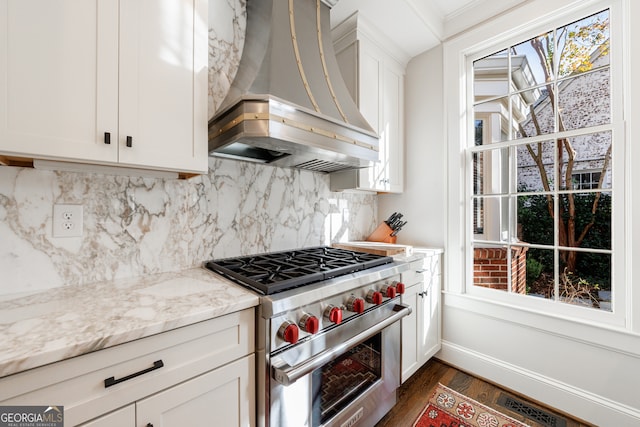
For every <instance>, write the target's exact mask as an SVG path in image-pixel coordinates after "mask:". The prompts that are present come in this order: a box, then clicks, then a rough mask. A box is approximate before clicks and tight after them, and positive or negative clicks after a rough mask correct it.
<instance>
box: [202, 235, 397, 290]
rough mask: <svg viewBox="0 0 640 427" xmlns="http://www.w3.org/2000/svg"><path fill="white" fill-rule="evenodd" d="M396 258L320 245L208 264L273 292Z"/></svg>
mask: <svg viewBox="0 0 640 427" xmlns="http://www.w3.org/2000/svg"><path fill="white" fill-rule="evenodd" d="M392 261H393V258H391V257H385V256H381V255H374V254H368V253H364V252H354V251H349V250H346V249H339V248H331V247H326V246H320V247H315V248H305V249H297V250H291V251H283V252H270V253H265V254H258V255H250V256H243V257H236V258H225V259H220V260H212V261H209V262H207V263H206V267H207V268H208V269H210V270H213V271H215V272H217V273H219V274H222V275H223V276H225V277H228V278H229V279H231V280H233V281H235V282H236V283H239V284H241V285H243V286H246V287H249V288H251V289H254V290H255V291H257V292H259V293H261V294H263V295H270V294H273V293H276V292H282V291H285V290H287V289H292V288H296V287H300V286H304V285H308V284H312V283H316V282H319V281H321V280H325V279H329V278H332V277H337V276H342V275H345V274H349V273H353V272H356V271H360V270H365V269H367V268H372V267H376V266H378V265H382V264H387V263H390V262H392Z"/></svg>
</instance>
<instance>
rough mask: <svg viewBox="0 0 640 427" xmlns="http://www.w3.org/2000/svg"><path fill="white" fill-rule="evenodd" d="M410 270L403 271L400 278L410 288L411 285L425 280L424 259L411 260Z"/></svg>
mask: <svg viewBox="0 0 640 427" xmlns="http://www.w3.org/2000/svg"><path fill="white" fill-rule="evenodd" d="M409 265H410V270H408V271H405V272H403V273H401V275H400V280H401V281H402V283H404V285H405V286H406V287H407V288H408V287H409V286H413V285H415V284H418V283H420V282H422V281H423V280H424V276H423V273H424V267H423V260H422V259H419V260H416V261H413V262H411V263H410V264H409Z"/></svg>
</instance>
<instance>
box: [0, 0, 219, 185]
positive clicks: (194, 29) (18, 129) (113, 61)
mask: <svg viewBox="0 0 640 427" xmlns="http://www.w3.org/2000/svg"><path fill="white" fill-rule="evenodd" d="M207 8H208V2H207V1H206V0H187V1H182V2H176V1H173V0H129V1H124V2H114V1H98V0H33V1H29V2H25V1H23V0H0V157H3V158H4V162H5V163H10V160H11V159H15V158H18V159H19V158H27V159H44V160H61V161H68V162H79V163H90V164H104V165H118V166H127V167H132V168H142V169H154V170H169V171H177V172H185V173H199V172H206V171H207V102H206V96H207V61H208V59H207V26H208V25H207V23H208V21H207V16H208V12H207ZM7 159H9V161H7ZM0 160H2V159H0Z"/></svg>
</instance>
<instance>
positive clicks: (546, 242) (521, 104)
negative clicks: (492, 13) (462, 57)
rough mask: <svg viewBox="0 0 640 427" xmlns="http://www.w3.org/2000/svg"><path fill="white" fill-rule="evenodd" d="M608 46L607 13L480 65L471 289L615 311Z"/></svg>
mask: <svg viewBox="0 0 640 427" xmlns="http://www.w3.org/2000/svg"><path fill="white" fill-rule="evenodd" d="M610 48H611V46H610V42H609V10H603V11H601V12H598V13H596V14H594V15H590V16H587V17H586V18H583V19H580V20H578V21H575V22H572V23H570V24H568V25H562V26H559V27H556V28H554V29H551V30H549V31H547V32H544V33H542V34H541V35H540V36H538V37H534V38H530V39H528V40H525V41H523V42H519V43H516V44H514V45H512V46H508V47H507V48H506V49H504V48H503V49H499V50H497V51H496V53H494V54H491V55H488V56H486V57H484V58H481V59H478V60H476V61H474V62H473V73H474V74H473V95H474V105H473V113H474V116H475V117H476V120H477V119H478V118H480V117H487V116H489V117H490V120H485V121H484V123H483V126H485V129H484V131H483V133H482V135H483V136H484V140H483V141H482V143H481V144H478V142H477V140H476V142H475V144H474V146H473V147H472V148H470V151H471V153H472V155H471V156H470V157H469V158H470V159H471V161H470V163H471V167H472V168H473V169H474V171H475V172H476V173H474V184H476V185H474V186H473V194H472V195H471V199H472V203H473V206H474V215H473V221H474V226H475V225H476V224H478V223H481V224H484V225H485V226H484V228H483V233H482V235H479V234H478V233H475V230H476V228H474V236H473V237H472V238H471V242H470V243H471V246H472V247H473V255H474V256H473V257H474V272H473V275H472V276H473V282H474V286H476V287H483V288H491V289H499V290H502V291H505V292H509V293H518V294H522V295H533V296H536V297H542V298H545V299H549V300H552V301H556V302H561V303H569V304H575V305H581V306H586V307H592V308H596V309H599V310H604V311H611V303H610V301H611V265H612V258H613V251H612V242H611V212H612V210H611V206H612V200H613V199H614V190H615V189H614V183H613V182H612V172H611V156H612V152H613V149H614V140H613V139H614V138H613V132H612V129H613V126H612V120H611V89H610V86H611V85H610V79H611V77H610V76H611V73H610V59H609V52H610ZM554 52H559V54H558V55H554ZM492 90H495V93H492V92H491V91H492ZM492 144H493V145H494V147H492V146H491V145H492ZM495 144H498V146H495ZM480 161H481V162H482V166H481V167H480V166H478V163H479V162H480ZM586 170H589V171H590V173H593V174H594V175H592V176H591V177H592V178H593V176H598V181H597V184H596V186H594V185H593V179H591V183H590V188H585V187H584V186H576V185H575V180H576V174H580V171H586ZM478 171H481V176H479V177H478V176H477V172H478ZM585 173H586V172H585ZM598 173H599V175H597V174H598ZM578 177H579V179H580V182H582V178H583V176H582V175H578ZM600 178H601V179H600ZM478 182H482V187H481V188H479V186H478V185H477V183H478ZM602 190H607V191H602ZM477 206H482V209H477V208H476V207H477ZM485 249H487V250H485ZM483 255H485V256H487V257H493V258H490V259H492V262H493V263H495V265H500V266H501V267H500V268H499V269H497V270H495V271H494V272H493V273H492V275H493V276H494V277H495V279H496V283H492V282H491V281H490V280H489V279H488V278H487V277H491V276H492V275H491V274H490V275H488V273H487V272H486V271H483V270H479V268H478V265H479V264H483V265H484V264H486V263H485V262H484V261H482V256H483ZM500 257H503V258H504V259H503V260H502V261H501V260H500ZM501 262H502V263H503V264H500V263H501ZM523 271H524V273H523ZM481 278H482V280H479V279H481ZM505 280H506V282H507V285H506V286H501V285H500V286H499V285H497V283H498V282H500V281H502V282H504V281H505Z"/></svg>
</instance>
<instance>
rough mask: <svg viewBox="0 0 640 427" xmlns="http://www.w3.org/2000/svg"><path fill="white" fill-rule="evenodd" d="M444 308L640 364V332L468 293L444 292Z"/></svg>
mask: <svg viewBox="0 0 640 427" xmlns="http://www.w3.org/2000/svg"><path fill="white" fill-rule="evenodd" d="M442 301H443V303H442V304H443V307H447V308H449V307H450V308H457V309H461V310H464V311H467V312H471V313H474V314H477V315H479V316H483V317H486V318H489V319H493V320H498V321H501V322H507V323H511V324H515V325H518V326H521V327H523V328H527V329H534V330H536V331H539V332H542V333H545V334H550V335H555V336H558V337H561V338H563V339H566V340H569V341H573V342H576V343H580V344H584V345H589V346H592V347H598V348H601V349H604V350H607V351H612V352H616V353H619V354H622V355H625V356H627V357H633V358H636V359H638V363H639V364H640V354H639V353H638V348H640V334H637V333H636V332H632V331H629V330H627V329H624V328H616V327H611V326H608V325H606V324H596V323H593V322H587V321H582V322H581V321H577V320H576V319H575V318H571V317H565V316H560V315H557V314H553V313H549V312H548V311H537V310H535V309H530V308H525V307H522V306H513V305H511V304H508V303H502V302H499V301H496V300H493V299H488V298H481V297H477V296H474V295H469V294H462V295H460V294H455V293H450V292H443V295H442Z"/></svg>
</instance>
